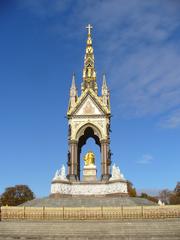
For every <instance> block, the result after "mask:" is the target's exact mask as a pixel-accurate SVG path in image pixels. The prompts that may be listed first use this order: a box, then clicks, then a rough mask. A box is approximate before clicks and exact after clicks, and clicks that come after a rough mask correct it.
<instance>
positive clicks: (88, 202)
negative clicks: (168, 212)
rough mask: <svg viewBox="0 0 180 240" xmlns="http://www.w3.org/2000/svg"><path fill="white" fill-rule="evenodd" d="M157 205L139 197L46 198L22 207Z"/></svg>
mask: <svg viewBox="0 0 180 240" xmlns="http://www.w3.org/2000/svg"><path fill="white" fill-rule="evenodd" d="M154 204H155V203H153V202H151V201H149V200H147V199H143V198H138V197H134V198H133V197H128V196H124V197H122V196H117V197H114V196H113V197H105V196H104V197H88V198H87V197H66V198H64V197H62V198H60V197H59V198H53V197H44V198H39V199H34V200H32V201H29V202H26V203H24V204H22V206H34V207H42V206H46V207H62V206H64V207H82V206H84V207H98V206H104V207H106V206H111V207H117V206H137V205H138V206H142V205H144V206H146V205H154Z"/></svg>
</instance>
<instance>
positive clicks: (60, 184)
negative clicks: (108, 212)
mask: <svg viewBox="0 0 180 240" xmlns="http://www.w3.org/2000/svg"><path fill="white" fill-rule="evenodd" d="M56 193H59V194H60V195H71V196H73V195H76V196H82V195H84V196H90V195H93V196H102V195H128V192H127V181H126V180H120V179H119V180H113V181H109V182H107V183H104V182H101V181H95V182H84V181H83V182H70V181H69V182H68V181H66V182H65V181H60V180H59V181H58V180H56V181H53V182H52V183H51V194H56Z"/></svg>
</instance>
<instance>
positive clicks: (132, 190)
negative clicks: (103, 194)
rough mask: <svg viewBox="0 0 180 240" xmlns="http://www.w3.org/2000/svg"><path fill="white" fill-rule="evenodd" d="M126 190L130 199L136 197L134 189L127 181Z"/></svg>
mask: <svg viewBox="0 0 180 240" xmlns="http://www.w3.org/2000/svg"><path fill="white" fill-rule="evenodd" d="M127 189H128V194H129V196H130V197H136V196H137V194H136V189H135V187H134V186H133V184H132V183H131V182H129V181H128V182H127Z"/></svg>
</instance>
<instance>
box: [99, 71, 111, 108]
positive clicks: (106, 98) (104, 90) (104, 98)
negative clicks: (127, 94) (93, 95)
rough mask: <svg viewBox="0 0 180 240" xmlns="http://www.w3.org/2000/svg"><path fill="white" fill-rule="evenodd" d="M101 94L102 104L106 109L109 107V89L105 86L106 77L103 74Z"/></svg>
mask: <svg viewBox="0 0 180 240" xmlns="http://www.w3.org/2000/svg"><path fill="white" fill-rule="evenodd" d="M101 93H102V101H103V104H104V105H105V106H107V107H110V105H109V89H108V87H107V84H106V75H105V74H103V84H102V89H101Z"/></svg>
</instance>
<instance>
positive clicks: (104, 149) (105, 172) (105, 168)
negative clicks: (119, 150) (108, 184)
mask: <svg viewBox="0 0 180 240" xmlns="http://www.w3.org/2000/svg"><path fill="white" fill-rule="evenodd" d="M109 178H110V167H109V141H108V140H106V139H103V140H101V179H102V180H108V179H109Z"/></svg>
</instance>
